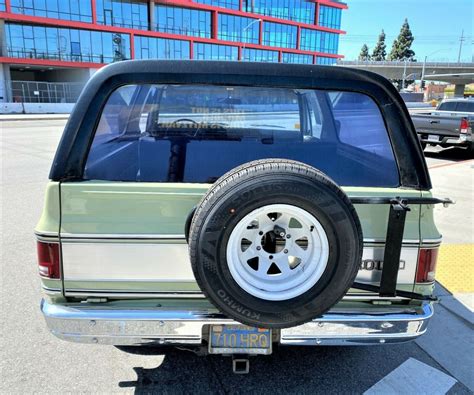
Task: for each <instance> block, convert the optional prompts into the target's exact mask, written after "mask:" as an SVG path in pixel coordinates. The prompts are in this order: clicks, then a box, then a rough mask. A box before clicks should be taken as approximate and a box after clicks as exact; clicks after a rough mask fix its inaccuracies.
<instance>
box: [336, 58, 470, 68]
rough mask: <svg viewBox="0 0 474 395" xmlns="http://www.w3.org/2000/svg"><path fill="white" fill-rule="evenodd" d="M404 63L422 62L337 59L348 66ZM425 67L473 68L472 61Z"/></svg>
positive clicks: (429, 64)
mask: <svg viewBox="0 0 474 395" xmlns="http://www.w3.org/2000/svg"><path fill="white" fill-rule="evenodd" d="M405 63H406V64H407V66H409V67H420V68H421V67H423V63H424V62H410V61H407V62H405V61H403V60H396V61H389V60H381V61H376V60H339V61H338V62H337V64H339V65H344V66H346V65H347V66H350V65H360V66H395V67H404V65H405ZM425 67H430V68H433V67H434V68H447V67H456V68H474V62H470V63H466V62H461V63H458V62H426V63H425Z"/></svg>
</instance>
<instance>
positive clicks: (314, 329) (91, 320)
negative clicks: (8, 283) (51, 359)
mask: <svg viewBox="0 0 474 395" xmlns="http://www.w3.org/2000/svg"><path fill="white" fill-rule="evenodd" d="M41 311H42V313H43V315H44V317H45V320H46V323H47V325H48V327H49V330H50V331H51V333H53V334H54V335H55V336H57V337H58V338H60V339H63V340H67V341H71V342H77V343H100V344H113V345H139V344H147V343H148V344H149V343H158V344H174V345H177V344H201V343H202V340H203V339H206V335H205V332H206V331H204V330H203V329H204V328H203V327H204V326H206V325H209V324H218V325H222V324H238V323H237V322H235V321H233V320H231V319H229V318H226V317H225V316H223V315H222V314H219V313H216V312H215V311H211V310H200V311H199V310H197V311H189V310H168V309H162V310H159V309H154V310H143V309H141V310H138V309H137V310H132V309H129V310H118V309H111V308H108V309H104V308H101V306H100V305H98V306H97V307H93V306H91V305H86V304H85V305H83V306H82V305H75V306H65V305H57V304H51V303H49V302H48V301H46V300H42V302H41ZM432 315H433V306H432V304H430V303H424V304H423V305H421V306H418V307H411V308H410V307H407V311H405V312H394V313H391V312H390V310H387V311H386V312H385V313H380V312H379V313H377V314H375V313H373V314H371V313H370V312H368V313H365V314H360V313H338V312H331V311H329V312H328V313H326V314H324V315H323V316H322V317H321V318H317V319H315V320H313V321H311V322H309V323H307V324H304V325H300V326H297V327H294V328H287V329H282V330H281V332H280V343H281V344H285V345H342V344H345V345H354V344H368V343H369V344H370V343H373V344H377V343H385V342H387V343H390V342H400V341H406V340H410V339H414V338H416V337H418V336H420V335H422V334H423V333H424V332H425V331H426V327H427V323H428V321H429V319H430V318H431V316H432Z"/></svg>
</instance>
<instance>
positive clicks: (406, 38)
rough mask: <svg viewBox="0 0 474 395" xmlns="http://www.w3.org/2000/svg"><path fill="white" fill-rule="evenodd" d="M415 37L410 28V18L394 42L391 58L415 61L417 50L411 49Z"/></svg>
mask: <svg viewBox="0 0 474 395" xmlns="http://www.w3.org/2000/svg"><path fill="white" fill-rule="evenodd" d="M414 40H415V37H413V34H412V32H411V30H410V25H409V24H408V20H407V19H405V22H404V23H403V25H402V28H401V29H400V34H399V35H398V37H397V39H396V40H395V41H394V42H393V46H392V50H391V51H390V55H389V57H388V58H389V60H408V61H410V62H411V61H414V60H415V59H413V58H414V56H415V52H414V51H413V50H412V49H411V45H412V44H413V41H414Z"/></svg>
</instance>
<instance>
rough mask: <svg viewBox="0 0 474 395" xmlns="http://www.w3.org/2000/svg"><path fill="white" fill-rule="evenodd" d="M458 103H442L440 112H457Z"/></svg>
mask: <svg viewBox="0 0 474 395" xmlns="http://www.w3.org/2000/svg"><path fill="white" fill-rule="evenodd" d="M456 104H457V103H456V102H455V101H447V102H444V103H441V104H440V106H439V108H438V110H439V111H456Z"/></svg>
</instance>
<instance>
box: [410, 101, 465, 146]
mask: <svg viewBox="0 0 474 395" xmlns="http://www.w3.org/2000/svg"><path fill="white" fill-rule="evenodd" d="M411 117H412V120H413V123H414V124H415V128H416V132H417V133H418V136H419V138H420V141H421V145H422V147H423V149H425V148H426V146H427V145H432V146H436V145H439V146H441V147H452V146H453V147H464V148H466V149H468V150H469V151H470V152H471V153H474V139H473V136H472V128H473V124H474V100H472V99H449V100H444V101H443V102H441V103H440V104H439V105H438V107H437V108H436V110H434V111H427V112H425V111H418V112H413V113H412V114H411Z"/></svg>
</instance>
